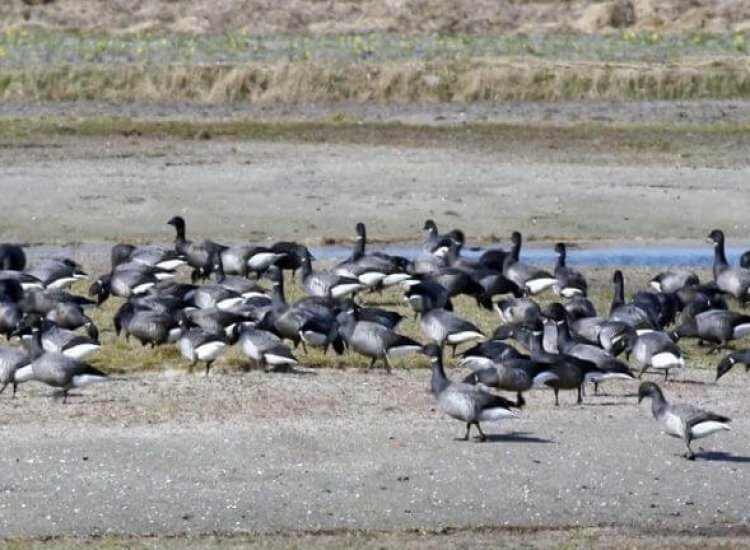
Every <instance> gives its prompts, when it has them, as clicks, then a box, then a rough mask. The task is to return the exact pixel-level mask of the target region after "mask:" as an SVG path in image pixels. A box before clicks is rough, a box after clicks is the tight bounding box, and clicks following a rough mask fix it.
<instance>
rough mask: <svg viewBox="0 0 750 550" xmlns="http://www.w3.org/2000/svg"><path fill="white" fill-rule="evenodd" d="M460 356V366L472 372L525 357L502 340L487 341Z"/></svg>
mask: <svg viewBox="0 0 750 550" xmlns="http://www.w3.org/2000/svg"><path fill="white" fill-rule="evenodd" d="M460 355H461V359H460V360H459V362H458V365H459V366H460V367H465V368H468V369H470V370H472V371H477V370H482V369H487V368H490V367H492V366H494V364H495V363H498V362H502V361H504V360H506V359H515V358H519V357H524V356H523V355H522V354H521V353H519V352H518V350H516V348H514V347H513V346H511V345H509V344H506V343H505V342H502V341H500V340H487V341H486V342H482V343H480V344H477V345H475V346H473V347H471V348H469V349H467V350H466V351H464V352H462V353H461V354H460Z"/></svg>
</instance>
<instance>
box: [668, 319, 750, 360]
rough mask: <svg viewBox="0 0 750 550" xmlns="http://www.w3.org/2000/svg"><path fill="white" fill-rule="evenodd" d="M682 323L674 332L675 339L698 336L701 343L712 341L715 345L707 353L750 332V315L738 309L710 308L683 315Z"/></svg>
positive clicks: (723, 346)
mask: <svg viewBox="0 0 750 550" xmlns="http://www.w3.org/2000/svg"><path fill="white" fill-rule="evenodd" d="M681 319H682V324H681V325H680V326H678V327H677V328H676V329H675V331H674V332H673V333H672V337H673V338H674V339H675V340H678V339H679V338H686V337H687V338H698V339H699V343H702V342H703V341H706V342H710V343H712V344H713V345H712V346H711V347H710V348H709V350H708V351H707V352H706V353H707V354H710V353H713V352H715V351H718V350H719V349H721V348H725V347H727V345H728V344H729V342H730V341H732V340H739V339H740V338H743V337H745V336H747V335H748V334H750V316H748V315H742V314H741V313H737V312H736V311H724V310H723V309H709V310H708V311H704V312H702V313H699V314H697V315H695V316H683V317H682V318H681Z"/></svg>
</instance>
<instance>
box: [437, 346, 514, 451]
mask: <svg viewBox="0 0 750 550" xmlns="http://www.w3.org/2000/svg"><path fill="white" fill-rule="evenodd" d="M424 354H425V355H427V356H428V357H429V358H430V364H431V367H432V384H431V386H432V393H433V395H434V396H435V399H436V400H437V403H438V406H439V407H440V409H441V410H442V411H443V412H444V413H446V414H447V415H448V416H451V417H452V418H455V419H456V420H461V421H463V422H465V423H466V434H465V435H464V437H463V438H462V440H463V441H468V440H469V435H470V432H471V427H472V426H476V427H477V431H478V432H479V441H486V440H487V436H486V435H485V434H484V432H483V431H482V427H481V426H480V425H479V423H480V422H484V421H491V420H502V419H506V418H517V417H518V415H517V414H516V413H514V412H513V411H511V407H515V406H516V405H515V404H514V403H513V402H512V401H508V400H507V399H504V398H502V397H500V396H499V395H495V394H492V393H490V392H488V391H485V390H483V389H481V388H479V387H477V386H473V385H471V384H466V383H462V382H451V381H450V380H449V379H448V377H447V376H446V375H445V369H444V368H443V349H442V348H441V347H439V346H436V345H435V344H428V345H427V346H425V348H424Z"/></svg>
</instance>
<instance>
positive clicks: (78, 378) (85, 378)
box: [73, 374, 107, 388]
mask: <svg viewBox="0 0 750 550" xmlns="http://www.w3.org/2000/svg"><path fill="white" fill-rule="evenodd" d="M106 381H107V377H106V376H101V375H99V374H76V375H75V376H73V386H75V387H76V388H83V387H85V386H90V385H91V384H96V383H97V382H106Z"/></svg>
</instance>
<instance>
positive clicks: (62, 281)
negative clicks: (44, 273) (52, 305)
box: [47, 277, 78, 288]
mask: <svg viewBox="0 0 750 550" xmlns="http://www.w3.org/2000/svg"><path fill="white" fill-rule="evenodd" d="M76 281H78V279H77V278H76V277H60V278H59V279H55V280H54V281H52V282H50V283H48V284H47V288H68V287H69V286H70V285H72V284H73V283H75V282H76Z"/></svg>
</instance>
